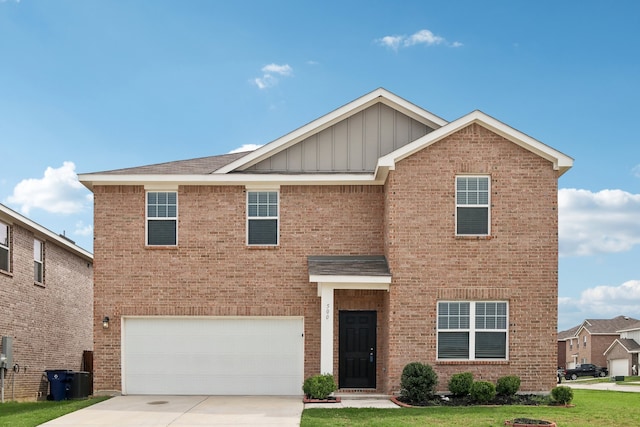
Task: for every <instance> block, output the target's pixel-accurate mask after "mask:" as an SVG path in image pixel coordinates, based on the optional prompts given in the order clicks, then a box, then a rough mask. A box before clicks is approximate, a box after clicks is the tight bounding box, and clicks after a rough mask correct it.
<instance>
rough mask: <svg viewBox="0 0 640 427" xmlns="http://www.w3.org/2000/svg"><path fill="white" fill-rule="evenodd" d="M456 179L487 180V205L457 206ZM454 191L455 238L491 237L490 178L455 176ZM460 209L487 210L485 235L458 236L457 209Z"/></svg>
mask: <svg viewBox="0 0 640 427" xmlns="http://www.w3.org/2000/svg"><path fill="white" fill-rule="evenodd" d="M458 178H487V204H486V205H485V204H481V205H459V204H458ZM454 190H455V201H456V208H455V214H454V219H455V229H456V236H460V237H465V236H468V237H476V236H483V237H485V236H491V176H490V175H482V174H480V175H456V178H455V180H454ZM459 207H462V208H485V207H486V208H487V234H458V208H459Z"/></svg>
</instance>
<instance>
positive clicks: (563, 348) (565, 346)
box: [558, 325, 580, 369]
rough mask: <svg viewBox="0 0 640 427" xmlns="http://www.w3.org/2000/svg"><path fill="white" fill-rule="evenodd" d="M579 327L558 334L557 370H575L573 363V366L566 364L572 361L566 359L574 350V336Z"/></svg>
mask: <svg viewBox="0 0 640 427" xmlns="http://www.w3.org/2000/svg"><path fill="white" fill-rule="evenodd" d="M579 327H580V325H578V326H574V327H573V328H571V329H568V330H566V331H560V332H558V368H564V369H570V368H575V363H574V364H573V365H571V364H568V363H567V360H571V361H572V362H573V359H572V358H569V359H568V358H567V357H569V355H571V352H572V351H573V349H574V345H575V342H576V341H577V340H576V338H575V335H576V332H577V331H578V328H579Z"/></svg>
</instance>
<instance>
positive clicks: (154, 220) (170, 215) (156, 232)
mask: <svg viewBox="0 0 640 427" xmlns="http://www.w3.org/2000/svg"><path fill="white" fill-rule="evenodd" d="M177 231H178V193H176V192H175V191H149V192H148V193H147V245H148V246H175V245H176V244H177V242H178V236H177Z"/></svg>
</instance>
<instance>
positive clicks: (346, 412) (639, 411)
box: [300, 390, 640, 427]
mask: <svg viewBox="0 0 640 427" xmlns="http://www.w3.org/2000/svg"><path fill="white" fill-rule="evenodd" d="M573 396H574V398H573V402H571V403H572V404H573V405H575V406H574V407H568V408H565V407H557V406H494V407H477V406H476V407H430V408H400V409H371V408H364V409H360V408H345V409H322V408H318V409H315V408H314V409H305V410H304V412H303V413H302V422H301V424H300V426H301V427H316V426H331V427H334V426H349V427H357V426H373V427H382V426H385V427H387V426H473V427H475V426H480V427H483V426H484V427H488V426H496V427H497V426H503V425H504V422H505V420H510V419H513V418H534V419H543V420H548V421H555V422H556V423H557V424H558V426H559V427H584V426H587V425H591V426H611V427H618V426H632V425H638V420H640V393H625V392H616V391H596V390H573Z"/></svg>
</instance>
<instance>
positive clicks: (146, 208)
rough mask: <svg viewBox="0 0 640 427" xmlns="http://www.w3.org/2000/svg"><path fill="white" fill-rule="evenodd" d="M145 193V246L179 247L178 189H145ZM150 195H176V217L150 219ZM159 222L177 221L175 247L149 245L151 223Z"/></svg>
mask: <svg viewBox="0 0 640 427" xmlns="http://www.w3.org/2000/svg"><path fill="white" fill-rule="evenodd" d="M145 190H146V191H145V193H144V217H145V221H144V245H145V246H146V247H148V248H158V247H160V248H161V247H165V248H166V247H171V248H172V247H177V246H178V232H179V231H180V230H179V227H178V215H180V213H179V212H180V206H179V203H180V200H179V197H178V190H177V189H174V188H172V189H166V188H148V189H147V188H145ZM149 193H176V216H175V217H161V218H158V217H149ZM158 220H175V221H176V244H175V245H150V244H149V221H158Z"/></svg>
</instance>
